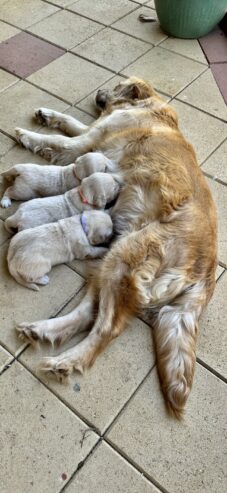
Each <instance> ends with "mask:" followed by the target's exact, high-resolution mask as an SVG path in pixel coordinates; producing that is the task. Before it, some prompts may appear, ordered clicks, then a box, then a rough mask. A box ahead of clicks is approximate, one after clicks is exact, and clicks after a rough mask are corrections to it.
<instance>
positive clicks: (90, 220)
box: [83, 211, 113, 245]
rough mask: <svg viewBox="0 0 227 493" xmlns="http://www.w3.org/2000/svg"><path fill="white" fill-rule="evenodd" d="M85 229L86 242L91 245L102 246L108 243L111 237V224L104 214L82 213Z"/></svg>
mask: <svg viewBox="0 0 227 493" xmlns="http://www.w3.org/2000/svg"><path fill="white" fill-rule="evenodd" d="M83 218H84V221H85V225H86V227H85V229H86V235H87V238H88V241H89V243H90V244H91V245H102V244H107V243H109V242H110V240H111V238H112V236H113V223H112V220H111V218H110V216H109V214H107V213H106V212H103V211H85V212H83Z"/></svg>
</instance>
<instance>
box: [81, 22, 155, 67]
mask: <svg viewBox="0 0 227 493" xmlns="http://www.w3.org/2000/svg"><path fill="white" fill-rule="evenodd" d="M122 47H124V49H122ZM150 47H151V46H150V45H149V44H147V43H144V42H143V41H139V40H138V39H134V38H132V37H131V36H127V35H126V34H123V33H120V32H118V31H114V30H113V29H110V28H106V29H104V30H103V31H100V32H99V33H98V34H96V35H95V36H92V37H91V38H89V39H88V40H87V41H85V42H84V43H82V44H81V45H79V46H77V47H76V48H74V49H73V51H74V52H75V53H78V55H81V56H83V57H85V58H88V59H89V60H92V61H94V62H97V63H99V64H100V65H103V66H104V67H106V68H109V69H111V70H114V71H115V72H118V71H119V70H122V69H123V68H124V67H126V65H129V63H131V62H132V61H133V60H135V58H138V57H139V56H141V55H143V53H145V52H146V51H147V50H149V48H150Z"/></svg>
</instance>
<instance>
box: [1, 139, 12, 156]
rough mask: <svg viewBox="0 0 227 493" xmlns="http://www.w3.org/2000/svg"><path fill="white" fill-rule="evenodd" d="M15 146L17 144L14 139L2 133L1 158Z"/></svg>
mask: <svg viewBox="0 0 227 493" xmlns="http://www.w3.org/2000/svg"><path fill="white" fill-rule="evenodd" d="M14 145H15V142H14V141H13V140H12V139H10V138H9V137H6V135H4V134H2V133H0V157H2V156H4V154H6V153H7V152H8V151H9V150H10V149H12V147H13V146H14Z"/></svg>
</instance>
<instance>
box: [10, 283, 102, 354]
mask: <svg viewBox="0 0 227 493" xmlns="http://www.w3.org/2000/svg"><path fill="white" fill-rule="evenodd" d="M94 308H95V291H94V289H93V287H92V286H90V288H89V289H88V291H87V293H86V295H85V296H84V298H83V299H82V301H81V303H80V304H79V305H78V306H77V307H76V308H75V309H74V310H73V311H72V312H70V313H68V314H67V315H65V316H63V317H58V318H51V319H49V320H40V321H38V322H33V323H29V322H23V323H21V324H19V325H18V326H17V327H16V330H17V331H18V332H19V333H20V336H22V337H23V338H25V339H27V340H28V341H30V342H34V341H37V340H40V341H43V340H45V341H49V342H51V344H53V345H54V344H57V345H60V344H62V343H63V342H65V341H66V340H68V339H70V338H71V337H73V336H74V335H75V334H77V333H79V332H82V331H84V330H87V329H88V328H89V326H90V324H91V323H92V322H93V320H94Z"/></svg>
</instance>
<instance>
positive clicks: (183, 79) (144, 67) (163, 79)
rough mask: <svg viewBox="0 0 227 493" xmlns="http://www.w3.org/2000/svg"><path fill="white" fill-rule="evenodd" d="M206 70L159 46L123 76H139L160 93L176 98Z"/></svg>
mask: <svg viewBox="0 0 227 493" xmlns="http://www.w3.org/2000/svg"><path fill="white" fill-rule="evenodd" d="M204 69H205V66H204V65H201V64H200V63H198V62H195V61H194V60H189V59H186V58H184V57H182V56H181V55H178V54H177V53H173V52H170V51H167V50H164V49H163V48H159V46H157V47H155V48H153V49H151V51H149V53H146V55H144V56H142V57H141V58H139V60H137V61H135V62H134V63H132V64H131V65H130V66H129V67H127V68H126V69H125V70H124V71H123V74H125V75H128V76H130V75H139V77H142V78H144V79H146V80H148V81H150V82H151V84H153V86H154V87H155V88H156V89H158V90H159V91H162V92H164V93H165V94H168V95H170V96H174V95H175V94H177V93H178V92H179V91H181V90H182V89H183V88H184V87H185V86H186V85H187V84H189V82H192V81H193V80H194V79H195V78H196V77H197V76H198V75H199V74H201V73H202V72H203V71H204Z"/></svg>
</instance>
